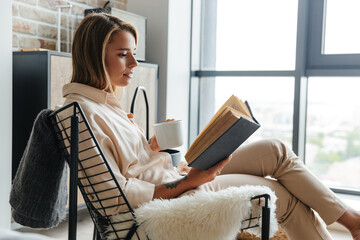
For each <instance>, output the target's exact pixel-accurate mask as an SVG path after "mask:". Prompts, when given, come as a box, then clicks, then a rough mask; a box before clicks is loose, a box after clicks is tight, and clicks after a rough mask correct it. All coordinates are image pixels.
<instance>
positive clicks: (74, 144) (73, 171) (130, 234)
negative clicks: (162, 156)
mask: <svg viewBox="0 0 360 240" xmlns="http://www.w3.org/2000/svg"><path fill="white" fill-rule="evenodd" d="M69 112H71V114H70V115H68V116H66V117H63V116H61V117H60V115H61V114H62V113H69ZM49 118H50V120H51V122H52V125H53V127H54V131H55V133H56V136H57V139H58V142H59V146H60V147H61V149H62V150H63V154H64V156H65V159H66V161H67V162H68V164H69V167H70V191H69V195H70V197H69V240H76V222H77V197H76V196H77V187H76V184H77V185H78V187H79V189H80V192H81V194H82V196H83V198H84V201H85V204H86V206H87V209H88V211H89V213H90V216H91V219H92V221H93V222H94V225H95V228H96V231H97V233H98V234H94V235H97V236H98V237H100V239H106V236H107V235H108V234H111V233H112V234H113V235H115V236H116V237H117V238H116V239H126V240H127V239H139V240H140V235H139V234H138V232H137V229H138V225H137V223H136V221H135V214H134V210H133V209H132V207H131V205H130V203H129V201H128V200H127V198H126V196H125V194H124V192H123V190H122V188H121V186H120V184H119V183H118V181H117V180H116V178H115V176H114V173H113V172H112V170H111V168H110V166H109V164H108V162H107V160H106V158H105V155H104V154H103V152H102V150H101V148H100V145H99V144H98V141H97V140H96V138H95V135H94V133H93V132H92V130H91V128H90V126H89V124H88V122H87V120H86V117H85V115H84V113H83V111H82V109H81V107H80V105H79V104H78V103H77V102H73V103H71V104H69V105H66V106H64V107H62V108H60V109H58V110H56V111H54V112H53V113H51V114H50V115H49ZM69 121H70V122H71V124H70V126H68V125H69ZM66 123H67V124H66ZM81 124H83V126H84V130H79V125H81ZM69 130H70V131H71V134H70V135H69ZM85 132H87V133H88V134H90V137H89V138H87V139H84V140H82V141H79V134H84V133H85ZM90 140H92V141H93V144H94V146H92V147H91V148H95V149H96V150H97V151H98V156H91V157H89V158H87V159H79V153H80V152H84V151H87V150H89V149H79V144H81V143H84V142H86V141H90ZM66 141H67V142H68V146H66V143H65V142H66ZM94 157H101V159H102V162H101V163H99V164H96V166H98V165H103V166H105V168H106V172H102V173H99V174H96V175H102V174H110V176H111V181H114V183H115V185H116V188H117V189H118V190H119V195H118V196H114V197H111V198H115V197H116V198H121V199H122V200H123V201H120V203H119V204H118V206H114V205H112V206H103V204H102V201H106V200H109V199H110V198H108V199H101V197H100V196H99V195H100V193H101V192H104V191H108V190H113V189H105V190H101V191H96V190H95V185H97V184H101V183H103V182H100V183H99V182H98V183H92V181H91V180H90V178H91V177H94V176H95V175H92V176H89V175H88V174H87V171H86V170H87V169H89V168H92V167H96V166H95V165H94V166H90V167H89V166H87V167H84V165H83V162H84V161H87V160H89V159H91V158H94ZM78 168H79V169H78ZM80 172H81V173H82V174H83V176H85V177H78V174H79V173H80ZM84 179H86V180H87V182H88V183H89V184H88V185H84V183H83V182H82V181H81V180H84ZM85 188H91V190H92V191H91V192H90V193H88V192H87V191H86V190H85ZM89 195H92V196H95V200H90V198H89ZM95 203H97V204H98V205H100V208H96V207H95V206H94V204H95ZM114 207H125V208H126V209H127V210H126V211H124V212H121V213H120V214H124V216H125V214H127V215H126V216H130V218H129V219H125V220H122V221H118V222H113V221H112V220H111V217H112V216H113V215H108V214H106V209H109V208H114ZM100 212H103V213H105V215H101V214H100ZM125 222H129V223H130V224H131V223H132V224H131V227H127V228H125V229H119V228H117V227H116V225H117V224H122V223H125ZM109 229H111V230H109ZM124 232H125V233H126V232H127V233H126V235H125V237H124V236H123V235H124ZM119 235H122V236H119ZM134 237H136V238H134ZM145 239H148V238H147V237H146V238H145Z"/></svg>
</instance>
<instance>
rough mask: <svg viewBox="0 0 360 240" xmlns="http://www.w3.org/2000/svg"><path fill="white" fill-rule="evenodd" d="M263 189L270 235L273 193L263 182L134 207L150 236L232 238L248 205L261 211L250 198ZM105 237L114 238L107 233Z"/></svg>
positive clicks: (255, 230) (257, 230) (190, 239)
mask: <svg viewBox="0 0 360 240" xmlns="http://www.w3.org/2000/svg"><path fill="white" fill-rule="evenodd" d="M265 193H267V194H269V195H270V197H271V200H270V202H269V207H270V209H271V214H270V236H273V235H274V234H275V232H276V231H277V230H278V225H277V221H276V217H275V208H276V206H275V201H276V196H275V194H274V193H273V192H272V191H271V190H270V188H268V187H263V186H243V187H229V188H227V189H224V190H221V191H218V192H205V191H198V192H196V193H195V194H193V195H185V196H182V197H179V198H175V199H171V200H160V199H156V200H153V201H151V202H149V203H146V204H144V205H142V206H141V207H139V208H138V209H136V210H135V215H136V220H137V222H138V224H140V227H139V233H140V234H143V232H142V231H145V232H146V234H147V235H148V236H149V238H150V239H151V240H169V239H171V240H194V239H208V240H233V239H235V238H236V234H237V233H238V232H239V230H240V228H241V227H244V226H242V223H243V220H244V219H247V218H249V216H250V211H251V209H252V214H253V216H256V215H258V214H259V213H261V207H259V206H258V203H259V201H258V200H253V201H250V198H251V197H253V196H255V195H261V194H265ZM261 205H264V203H263V202H262V203H261ZM122 216H123V215H120V214H119V215H116V216H113V219H112V221H121V219H122ZM246 224H248V222H245V223H244V225H246ZM260 224H261V221H260ZM119 227H120V226H119ZM124 227H125V226H124V225H122V226H121V228H124ZM247 231H249V232H251V233H253V234H256V235H257V236H260V233H261V229H260V228H252V229H248V230H247ZM108 239H116V238H115V237H114V236H113V234H110V235H109V236H108ZM134 239H137V238H134Z"/></svg>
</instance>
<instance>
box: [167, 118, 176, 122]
mask: <svg viewBox="0 0 360 240" xmlns="http://www.w3.org/2000/svg"><path fill="white" fill-rule="evenodd" d="M172 121H175V119H174V118H171V119H166V121H165V122H172Z"/></svg>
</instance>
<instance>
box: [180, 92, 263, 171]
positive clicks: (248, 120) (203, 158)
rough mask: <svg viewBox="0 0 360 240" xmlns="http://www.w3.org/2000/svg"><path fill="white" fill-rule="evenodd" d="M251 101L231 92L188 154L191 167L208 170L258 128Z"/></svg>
mask: <svg viewBox="0 0 360 240" xmlns="http://www.w3.org/2000/svg"><path fill="white" fill-rule="evenodd" d="M259 127H260V125H259V123H258V122H257V121H256V119H255V118H254V116H253V115H252V112H251V110H250V106H249V104H248V103H247V102H246V101H245V103H244V102H243V101H241V100H240V99H239V98H238V97H236V96H234V95H232V96H231V97H230V98H229V99H228V100H227V101H226V102H225V103H224V105H223V106H222V107H221V108H220V109H219V110H218V111H217V112H216V114H215V115H214V116H213V118H212V119H211V120H210V122H209V123H208V124H207V125H206V127H205V128H204V130H203V131H202V132H201V133H200V134H199V136H197V138H196V139H195V141H194V142H193V143H192V144H191V146H190V148H189V150H188V151H187V153H186V154H185V159H186V161H187V162H188V165H189V166H190V167H194V168H200V169H208V168H210V167H212V166H214V165H215V164H216V163H218V162H220V161H221V160H224V159H225V158H227V157H228V156H229V155H230V154H231V153H233V152H234V151H235V150H236V149H237V148H238V147H239V146H240V145H241V144H242V143H243V142H244V141H245V140H246V139H248V138H249V137H250V136H251V135H252V134H253V133H254V132H255V131H256V130H257V129H258V128H259Z"/></svg>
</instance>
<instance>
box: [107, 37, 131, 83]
mask: <svg viewBox="0 0 360 240" xmlns="http://www.w3.org/2000/svg"><path fill="white" fill-rule="evenodd" d="M135 50H136V44H135V38H134V36H133V35H132V34H131V33H130V32H128V31H119V32H117V33H114V34H113V35H112V37H111V42H109V43H108V45H107V46H106V49H105V65H106V70H107V72H108V74H109V77H110V82H111V84H113V85H115V86H119V87H125V86H127V85H128V84H129V82H130V80H131V78H132V77H133V69H134V68H135V67H136V66H137V65H138V63H137V61H136V59H135V57H134V55H135Z"/></svg>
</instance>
